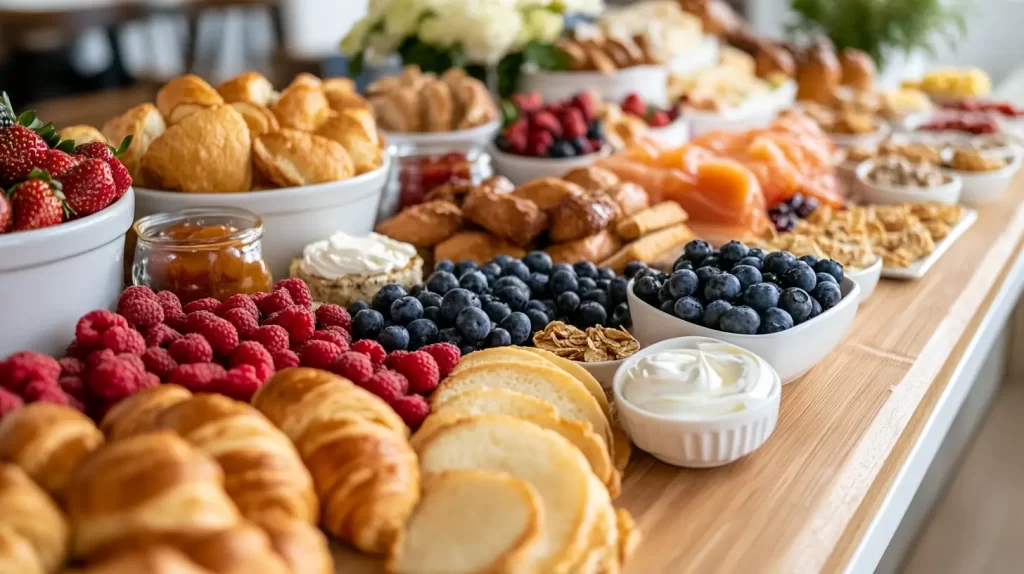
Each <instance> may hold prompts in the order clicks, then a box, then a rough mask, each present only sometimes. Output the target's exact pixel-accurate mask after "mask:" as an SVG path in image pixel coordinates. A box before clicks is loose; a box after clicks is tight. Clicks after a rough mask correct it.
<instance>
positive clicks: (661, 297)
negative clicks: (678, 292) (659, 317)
mask: <svg viewBox="0 0 1024 574" xmlns="http://www.w3.org/2000/svg"><path fill="white" fill-rule="evenodd" d="M676 299H678V297H673V296H672V292H671V291H669V289H668V282H667V281H666V282H665V283H662V284H661V289H658V301H669V300H672V301H675V300H676Z"/></svg>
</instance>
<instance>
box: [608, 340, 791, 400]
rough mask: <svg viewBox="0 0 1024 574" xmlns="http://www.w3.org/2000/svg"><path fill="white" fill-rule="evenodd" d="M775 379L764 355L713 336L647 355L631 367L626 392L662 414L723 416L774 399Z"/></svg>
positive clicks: (626, 381)
mask: <svg viewBox="0 0 1024 574" xmlns="http://www.w3.org/2000/svg"><path fill="white" fill-rule="evenodd" d="M775 385H776V377H775V375H774V372H773V371H772V368H771V367H770V366H769V365H768V364H767V363H766V362H765V361H764V359H761V358H760V357H758V356H757V355H755V354H753V353H751V352H749V351H747V350H745V349H741V348H740V347H737V346H735V345H730V344H728V343H721V342H712V341H707V342H699V343H697V344H696V345H695V346H694V348H692V349H671V350H665V351H660V352H657V353H654V354H651V355H649V356H646V357H643V358H642V359H640V360H639V361H637V362H636V363H635V364H633V365H632V366H631V367H630V368H629V371H627V373H626V376H625V378H624V380H623V383H622V397H623V398H624V399H625V400H626V401H628V402H629V403H630V404H632V405H633V406H634V407H636V408H638V409H640V410H643V411H646V412H648V413H652V414H657V415H663V416H687V417H688V416H721V415H726V414H729V413H734V412H739V411H743V410H748V409H752V408H755V407H757V406H759V405H761V404H763V403H765V402H767V401H769V400H770V399H769V397H770V396H771V395H772V393H773V391H774V389H775Z"/></svg>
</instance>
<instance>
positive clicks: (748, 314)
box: [718, 285, 761, 335]
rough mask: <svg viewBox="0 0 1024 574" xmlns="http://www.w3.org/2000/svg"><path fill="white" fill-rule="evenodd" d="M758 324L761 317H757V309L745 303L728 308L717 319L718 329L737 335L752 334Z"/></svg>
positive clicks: (755, 331) (754, 332)
mask: <svg viewBox="0 0 1024 574" xmlns="http://www.w3.org/2000/svg"><path fill="white" fill-rule="evenodd" d="M755 287H756V285H755ZM760 326H761V318H760V317H758V315H757V311H754V310H753V309H751V308H750V307H747V306H745V305H740V306H739V307H733V308H732V309H729V310H728V311H726V312H725V314H723V315H722V318H721V319H720V320H719V321H718V328H719V329H720V330H722V331H725V332H726V333H736V334H739V335H754V334H756V333H757V329H758V327H760Z"/></svg>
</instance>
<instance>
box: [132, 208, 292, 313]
mask: <svg viewBox="0 0 1024 574" xmlns="http://www.w3.org/2000/svg"><path fill="white" fill-rule="evenodd" d="M133 229H134V231H135V234H136V235H137V236H138V241H137V243H136V244H135V261H134V263H133V264H132V283H133V284H135V285H145V286H146V287H149V288H151V289H153V290H154V291H164V290H166V291H171V292H173V293H174V294H175V295H177V296H178V297H179V298H180V299H181V300H182V302H185V303H187V302H189V301H195V300H196V299H202V298H204V297H214V298H216V299H220V300H224V299H227V298H228V297H230V296H232V295H235V294H237V293H242V294H246V295H247V294H250V293H256V292H259V291H269V290H270V286H271V282H272V278H271V276H270V270H269V269H268V268H267V264H266V263H265V262H264V261H263V253H262V247H261V245H260V239H261V238H262V237H263V220H262V219H260V217H259V216H258V215H256V214H255V213H252V212H249V211H246V210H244V209H237V208H233V207H202V208H194V209H184V210H182V211H177V212H174V213H157V214H154V215H150V216H148V217H143V218H142V219H140V220H138V221H136V222H135V225H134V226H133Z"/></svg>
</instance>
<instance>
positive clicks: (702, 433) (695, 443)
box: [612, 337, 782, 468]
mask: <svg viewBox="0 0 1024 574" xmlns="http://www.w3.org/2000/svg"><path fill="white" fill-rule="evenodd" d="M700 342H716V343H720V342H722V340H721V339H714V338H709V337H679V338H676V339H669V340H667V341H662V342H661V343H657V344H655V345H651V346H650V347H647V348H645V349H641V350H640V351H638V352H637V353H636V354H635V355H633V356H631V357H629V358H627V359H624V360H623V363H622V366H620V367H619V370H618V371H617V372H616V373H615V378H614V382H613V385H612V395H613V396H614V397H615V408H616V412H618V415H619V421H620V422H621V423H622V428H623V430H625V431H626V434H627V435H629V438H630V440H632V441H633V443H635V444H636V446H638V447H639V448H641V449H642V450H645V451H647V452H648V453H650V454H651V455H652V456H654V457H655V458H657V459H658V460H661V461H662V462H666V463H668V464H673V465H676V466H683V467H690V468H709V467H715V466H722V465H725V464H729V463H731V462H734V461H736V460H738V459H740V458H742V457H744V456H746V455H748V454H750V453H752V452H754V451H755V450H757V449H758V448H760V447H761V445H763V444H764V443H765V442H766V441H767V440H768V437H770V436H771V434H772V431H774V430H775V425H776V423H777V422H778V420H779V399H780V397H781V395H782V382H781V380H780V379H779V374H778V373H776V372H774V371H773V372H772V376H773V377H774V379H775V380H774V383H773V384H774V386H773V388H772V391H771V393H770V394H769V396H768V400H767V401H764V402H762V403H761V404H759V405H757V406H755V407H754V408H750V409H746V410H742V411H739V412H735V413H729V414H727V415H722V416H695V415H677V416H666V415H660V414H655V413H649V412H647V411H644V410H642V409H640V408H637V407H636V406H634V405H633V404H632V403H630V402H629V401H627V400H626V399H625V398H623V384H624V383H625V381H626V375H627V373H628V372H629V369H630V367H632V366H633V364H635V363H636V362H637V361H638V360H640V359H642V358H643V357H646V356H649V355H651V354H653V353H657V352H660V351H668V350H673V349H689V348H693V347H694V345H696V344H697V343H700ZM755 354H756V353H755ZM766 368H769V369H770V368H771V367H770V366H767V365H766Z"/></svg>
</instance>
